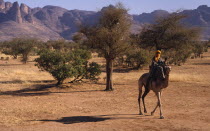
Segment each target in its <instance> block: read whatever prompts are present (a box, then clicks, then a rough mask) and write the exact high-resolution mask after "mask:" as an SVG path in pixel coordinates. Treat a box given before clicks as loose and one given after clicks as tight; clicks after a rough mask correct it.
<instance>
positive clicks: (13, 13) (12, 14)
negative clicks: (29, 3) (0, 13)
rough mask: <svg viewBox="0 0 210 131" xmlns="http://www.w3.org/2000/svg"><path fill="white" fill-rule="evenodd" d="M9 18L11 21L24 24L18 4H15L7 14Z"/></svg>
mask: <svg viewBox="0 0 210 131" xmlns="http://www.w3.org/2000/svg"><path fill="white" fill-rule="evenodd" d="M7 16H8V17H9V18H10V19H11V20H13V21H15V22H17V23H22V22H23V19H22V16H21V12H20V7H19V4H18V2H15V3H14V4H13V6H12V7H11V8H10V10H9V11H8V13H7Z"/></svg>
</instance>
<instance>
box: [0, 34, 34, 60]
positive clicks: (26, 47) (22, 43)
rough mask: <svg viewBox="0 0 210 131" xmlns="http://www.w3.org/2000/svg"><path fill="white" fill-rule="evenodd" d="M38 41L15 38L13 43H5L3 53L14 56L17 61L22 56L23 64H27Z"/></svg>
mask: <svg viewBox="0 0 210 131" xmlns="http://www.w3.org/2000/svg"><path fill="white" fill-rule="evenodd" d="M37 43H38V41H37V40H36V39H26V38H15V39H13V40H11V41H6V42H4V47H3V51H2V52H3V53H5V54H7V55H12V56H13V57H14V58H15V59H16V58H17V56H18V55H22V62H23V63H25V64H26V63H27V60H28V58H29V55H30V53H31V52H32V51H33V49H34V47H35V46H36V44H37Z"/></svg>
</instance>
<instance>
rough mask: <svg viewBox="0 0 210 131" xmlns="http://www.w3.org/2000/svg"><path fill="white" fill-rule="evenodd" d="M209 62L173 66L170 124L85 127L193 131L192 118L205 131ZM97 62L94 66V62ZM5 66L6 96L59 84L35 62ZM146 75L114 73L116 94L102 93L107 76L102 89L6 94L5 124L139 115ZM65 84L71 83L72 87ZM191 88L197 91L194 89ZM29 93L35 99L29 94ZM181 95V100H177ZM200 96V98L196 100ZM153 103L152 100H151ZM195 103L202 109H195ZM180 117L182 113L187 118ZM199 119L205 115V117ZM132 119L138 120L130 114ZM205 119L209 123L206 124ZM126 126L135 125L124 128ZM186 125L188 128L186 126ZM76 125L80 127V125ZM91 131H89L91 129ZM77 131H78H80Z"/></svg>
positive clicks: (1, 72)
mask: <svg viewBox="0 0 210 131" xmlns="http://www.w3.org/2000/svg"><path fill="white" fill-rule="evenodd" d="M209 58H210V53H208V54H207V55H205V57H204V58H203V59H194V60H189V61H188V62H187V64H185V65H183V66H180V67H177V66H173V67H172V72H171V74H170V82H171V83H170V85H169V86H170V87H173V88H170V89H168V90H166V95H165V94H164V97H165V98H170V99H164V100H163V101H164V104H165V103H168V109H164V111H166V114H169V115H168V116H170V115H171V119H168V120H166V121H161V122H159V121H156V120H155V119H152V118H151V120H150V117H149V119H141V118H142V117H138V118H139V119H124V120H122V119H113V120H111V121H110V123H111V124H110V123H105V122H101V123H99V124H95V125H91V124H90V123H80V124H81V125H89V126H90V127H91V126H96V129H102V128H100V124H101V125H103V126H104V129H108V126H111V127H110V129H112V128H113V127H116V129H118V128H119V129H121V126H122V127H125V128H124V129H130V130H132V129H134V130H137V129H139V124H142V125H141V127H143V129H144V128H145V129H148V130H149V129H151V128H150V127H151V126H153V125H150V123H154V126H153V128H154V129H157V130H161V128H159V127H158V126H156V125H162V126H163V125H164V126H166V125H167V124H169V125H170V124H171V125H173V126H174V127H175V129H176V130H179V129H184V127H187V129H189V130H191V129H193V128H192V127H191V125H190V124H189V123H188V122H189V119H187V120H185V117H186V116H188V117H189V118H190V122H191V123H193V124H194V123H199V124H200V125H199V124H198V125H199V126H201V125H202V124H203V123H204V126H206V125H205V122H206V123H207V122H208V121H209V118H208V117H207V116H205V114H202V113H200V112H199V113H198V111H200V110H199V109H200V107H199V106H202V108H205V109H206V107H207V106H208V105H207V104H206V103H208V102H209V101H207V100H206V99H209V95H208V94H209V93H208V91H209V88H207V87H208V86H209V81H210V73H209V71H210V68H209V65H210V61H209ZM95 60H96V61H97V62H101V63H104V60H102V59H101V58H96V59H95ZM92 61H94V59H93V60H92ZM0 66H1V69H0V78H1V80H0V90H1V92H8V91H17V90H22V89H36V88H37V86H38V87H39V85H41V86H45V85H46V86H48V85H49V84H52V82H51V83H44V82H43V83H42V81H45V80H47V81H52V80H54V79H53V77H52V76H51V75H50V74H48V73H46V72H40V71H39V70H38V68H37V67H35V66H34V63H32V62H30V63H29V64H27V65H23V64H22V63H21V62H19V61H17V60H9V61H8V62H7V63H5V61H0ZM146 72H148V69H146V70H140V71H131V72H129V73H116V72H115V73H114V74H113V81H114V85H115V89H116V90H115V91H114V92H101V91H100V90H103V89H105V81H104V79H103V78H104V77H105V75H106V74H105V73H104V72H103V73H102V74H101V76H100V77H101V80H100V81H99V84H83V85H74V86H72V88H68V89H58V88H55V87H52V88H50V89H47V90H43V91H37V90H31V91H27V92H18V93H16V94H13V93H8V94H3V93H2V94H1V95H0V98H1V101H0V125H3V126H14V127H16V126H17V125H18V126H22V125H28V126H33V124H37V125H40V124H41V122H40V121H37V120H42V119H56V118H61V117H66V116H67V117H68V116H75V115H78V116H82V115H83V116H89V115H100V114H101V115H104V114H115V113H118V114H120V113H122V112H123V113H125V114H127V113H131V114H133V113H137V112H138V111H137V110H138V109H137V108H138V107H137V94H138V89H137V80H138V79H139V77H140V76H141V75H142V74H143V73H146ZM66 85H70V84H68V83H67V84H66ZM192 85H196V86H194V88H192ZM183 87H185V88H183ZM197 87H198V88H197ZM200 87H202V88H200ZM183 92H185V93H183ZM27 93H28V94H27ZM30 93H32V94H33V95H30ZM42 93H43V94H42ZM44 93H47V94H44ZM40 94H41V95H40ZM151 94H152V93H151ZM177 94H179V95H180V96H179V97H177ZM196 95H197V97H196V98H195V99H193V98H194V97H195V96H196ZM125 98H126V99H125ZM148 98H153V97H152V96H148ZM154 98H155V97H154ZM185 98H187V100H188V101H182V100H183V99H185ZM147 100H148V99H147ZM148 101H149V100H148ZM149 102H150V101H149ZM189 103H190V104H189ZM195 103H196V104H197V105H194V104H195ZM204 105H205V106H204ZM206 105H207V106H206ZM148 106H149V107H153V106H154V105H153V104H151V103H148ZM169 106H170V109H169ZM188 106H190V108H192V107H193V108H196V111H197V112H194V111H191V110H189V107H188ZM107 107H109V108H107ZM171 107H172V108H171ZM203 110H204V109H203ZM177 112H179V113H177ZM203 112H205V113H207V112H208V111H207V110H204V111H203ZM164 113H165V112H164ZM185 113H186V114H187V115H186V114H185ZM180 114H183V116H182V115H180ZM197 114H200V116H198V115H197ZM122 117H124V116H122ZM129 117H133V116H132V115H131V116H129ZM173 118H174V119H173ZM203 118H205V119H204V120H203ZM198 120H199V121H198ZM116 121H117V122H116ZM127 121H128V122H129V124H130V125H126V124H122V123H126V122H127ZM136 121H137V122H136ZM197 121H198V122H197ZM174 122H175V124H174ZM112 123H115V124H112ZM183 123H187V124H186V125H184V126H183V125H182V124H183ZM72 125H74V124H72ZM106 125H107V126H106ZM131 125H132V127H131ZM144 125H146V126H144ZM59 126H61V125H59ZM75 126H78V125H77V124H75ZM90 127H89V128H87V129H89V130H91V128H90ZM117 127H118V128H117ZM157 127H158V128H157ZM169 128H171V129H173V128H172V127H169V126H168V127H167V128H165V129H169ZM75 129H78V128H76V127H75ZM83 129H86V128H83ZM96 129H95V130H96ZM194 129H195V128H194ZM196 129H197V128H196ZM0 130H1V128H0Z"/></svg>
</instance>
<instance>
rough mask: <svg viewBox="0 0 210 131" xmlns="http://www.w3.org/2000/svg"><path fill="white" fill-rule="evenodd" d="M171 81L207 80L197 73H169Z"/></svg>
mask: <svg viewBox="0 0 210 131" xmlns="http://www.w3.org/2000/svg"><path fill="white" fill-rule="evenodd" d="M170 81H171V82H207V79H206V78H205V77H204V76H203V75H198V74H178V73H172V74H170Z"/></svg>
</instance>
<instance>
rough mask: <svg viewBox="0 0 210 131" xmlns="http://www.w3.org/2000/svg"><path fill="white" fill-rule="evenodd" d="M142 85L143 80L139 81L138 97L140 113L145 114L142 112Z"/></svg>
mask: <svg viewBox="0 0 210 131" xmlns="http://www.w3.org/2000/svg"><path fill="white" fill-rule="evenodd" d="M142 87H143V84H142V82H139V97H138V104H139V115H143V113H142V111H141V95H142Z"/></svg>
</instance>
